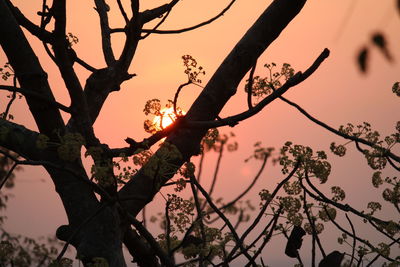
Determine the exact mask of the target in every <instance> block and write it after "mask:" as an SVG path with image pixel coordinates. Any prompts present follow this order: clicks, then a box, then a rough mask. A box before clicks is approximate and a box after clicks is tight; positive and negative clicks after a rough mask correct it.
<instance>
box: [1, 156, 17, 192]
mask: <svg viewBox="0 0 400 267" xmlns="http://www.w3.org/2000/svg"><path fill="white" fill-rule="evenodd" d="M17 166H18V163H16V162H15V163H14V164H13V165H12V166H11V168H10V170H9V171H8V173H7V175H6V176H5V177H4V179H3V181H1V183H0V190H1V189H2V188H3V186H4V185H5V184H6V182H7V180H8V178H10V177H11V174H12V172H13V171H14V169H15V168H16V167H17Z"/></svg>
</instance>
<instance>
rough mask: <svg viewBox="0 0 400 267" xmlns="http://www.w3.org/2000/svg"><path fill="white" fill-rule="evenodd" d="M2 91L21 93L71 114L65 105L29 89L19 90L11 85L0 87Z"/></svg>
mask: <svg viewBox="0 0 400 267" xmlns="http://www.w3.org/2000/svg"><path fill="white" fill-rule="evenodd" d="M0 90H7V91H9V92H13V93H21V94H22V95H24V96H25V97H33V98H36V99H37V100H40V101H42V102H44V103H46V104H49V105H51V106H54V107H56V108H58V109H60V110H62V111H64V112H67V113H71V109H70V108H69V107H67V106H65V105H63V104H61V103H59V102H57V101H53V100H50V99H48V98H46V97H44V96H42V95H40V94H38V93H35V92H34V91H32V90H28V89H24V88H18V87H15V86H9V85H0Z"/></svg>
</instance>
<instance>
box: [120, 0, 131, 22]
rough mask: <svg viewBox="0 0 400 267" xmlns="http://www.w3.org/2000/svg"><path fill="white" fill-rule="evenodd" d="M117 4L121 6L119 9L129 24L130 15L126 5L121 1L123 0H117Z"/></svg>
mask: <svg viewBox="0 0 400 267" xmlns="http://www.w3.org/2000/svg"><path fill="white" fill-rule="evenodd" d="M117 4H118V8H119V11H120V12H121V15H122V17H123V18H124V20H125V23H126V24H128V23H129V19H128V16H127V15H126V12H125V9H124V6H123V5H122V3H121V0H117Z"/></svg>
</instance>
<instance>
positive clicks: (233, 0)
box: [142, 0, 236, 34]
mask: <svg viewBox="0 0 400 267" xmlns="http://www.w3.org/2000/svg"><path fill="white" fill-rule="evenodd" d="M235 1H236V0H232V1H231V2H230V3H229V4H228V6H227V7H225V8H224V9H223V10H222V11H221V12H220V13H219V14H218V15H216V16H215V17H213V18H211V19H209V20H206V21H204V22H202V23H199V24H197V25H194V26H191V27H187V28H183V29H179V30H157V29H143V30H142V32H145V33H157V34H174V33H183V32H188V31H192V30H195V29H197V28H200V27H202V26H205V25H207V24H210V23H211V22H213V21H215V20H217V19H218V18H220V17H221V16H223V15H224V14H225V12H226V11H228V10H229V8H230V7H231V6H232V5H233V3H234V2H235Z"/></svg>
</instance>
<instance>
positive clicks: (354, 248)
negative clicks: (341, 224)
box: [345, 213, 357, 266]
mask: <svg viewBox="0 0 400 267" xmlns="http://www.w3.org/2000/svg"><path fill="white" fill-rule="evenodd" d="M345 216H346V219H347V221H348V222H349V224H350V227H351V232H352V233H353V236H356V230H355V229H354V225H353V223H352V222H351V220H350V218H349V216H348V215H347V213H346V214H345ZM356 242H357V240H356V239H355V238H354V237H353V248H352V251H351V260H350V263H349V266H353V261H354V254H355V252H356Z"/></svg>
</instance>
